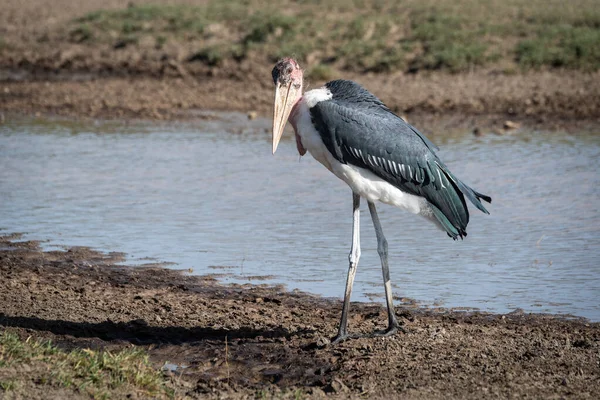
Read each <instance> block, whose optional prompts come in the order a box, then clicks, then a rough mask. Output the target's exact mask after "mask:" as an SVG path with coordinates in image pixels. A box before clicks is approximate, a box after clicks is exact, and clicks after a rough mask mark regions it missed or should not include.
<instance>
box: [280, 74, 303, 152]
mask: <svg viewBox="0 0 600 400" xmlns="http://www.w3.org/2000/svg"><path fill="white" fill-rule="evenodd" d="M299 90H302V85H294V82H293V81H291V80H290V81H289V82H288V83H279V82H277V84H276V88H275V105H274V107H273V154H275V151H276V150H277V145H278V144H279V140H281V135H283V128H285V124H286V123H287V120H288V118H289V116H290V113H291V112H292V109H293V108H294V103H295V102H296V100H297V99H298V91H299Z"/></svg>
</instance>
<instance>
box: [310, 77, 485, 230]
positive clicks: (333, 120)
mask: <svg viewBox="0 0 600 400" xmlns="http://www.w3.org/2000/svg"><path fill="white" fill-rule="evenodd" d="M328 85H330V89H333V90H332V93H333V98H332V99H331V100H327V101H322V102H319V103H317V104H316V105H315V106H314V107H313V108H311V109H310V114H311V117H312V122H313V124H314V126H315V127H316V129H317V131H318V132H319V134H320V135H321V138H322V140H323V143H324V144H325V146H326V147H327V149H328V150H329V152H331V154H332V155H333V156H334V157H335V158H336V159H337V160H338V161H339V162H341V163H344V164H352V165H355V166H358V167H361V168H365V169H368V170H369V171H371V172H373V173H374V174H375V175H377V176H379V177H380V178H382V179H384V180H386V181H387V182H389V183H391V184H392V185H394V186H396V187H397V188H399V189H400V190H402V191H404V192H407V193H411V194H414V195H417V196H422V197H424V198H425V199H427V201H428V202H429V203H430V205H431V208H432V210H433V213H434V215H435V216H436V218H437V219H438V221H439V222H440V224H441V225H442V226H443V227H444V228H445V230H446V231H447V232H448V235H450V236H451V237H453V238H455V239H456V238H457V237H461V238H462V237H463V236H466V234H467V233H466V227H467V224H468V222H469V210H468V208H467V205H466V203H465V198H464V196H466V197H467V198H468V199H469V200H470V201H471V202H472V203H473V204H474V205H475V206H476V207H477V208H478V209H480V210H481V211H483V212H485V213H488V211H487V210H486V209H485V207H484V206H483V205H482V204H481V201H480V199H483V200H485V201H488V202H490V201H491V198H489V197H488V196H485V195H482V194H480V193H477V192H475V191H474V190H473V189H471V188H469V187H468V186H466V185H465V184H463V183H462V182H461V181H460V180H458V179H457V178H456V177H455V176H454V175H453V174H452V173H451V172H450V171H449V170H448V168H447V167H446V166H445V165H444V163H443V162H442V161H441V160H440V159H439V158H438V157H437V156H436V155H435V153H434V151H435V146H434V145H433V144H432V143H431V142H430V141H429V140H428V139H427V138H426V137H425V136H423V135H422V134H421V133H420V132H418V131H417V130H416V129H415V128H413V127H412V126H411V125H410V124H408V123H406V122H404V120H402V119H401V118H399V117H398V116H396V115H395V114H393V113H392V112H391V111H390V110H389V109H388V108H387V107H386V106H385V105H384V104H383V103H381V101H380V100H379V99H377V98H376V97H375V96H373V95H372V94H371V93H369V92H368V91H366V90H365V89H363V88H362V87H360V86H359V85H358V84H356V83H354V82H351V81H334V82H332V83H330V84H328ZM342 85H346V87H345V88H344V87H340V86H342ZM341 89H345V90H341ZM340 93H343V95H340ZM463 195H464V196H463ZM488 214H489V213H488Z"/></svg>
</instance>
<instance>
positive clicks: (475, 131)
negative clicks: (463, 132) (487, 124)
mask: <svg viewBox="0 0 600 400" xmlns="http://www.w3.org/2000/svg"><path fill="white" fill-rule="evenodd" d="M473 135H475V136H477V137H479V136H483V132H481V129H479V128H478V127H475V129H473Z"/></svg>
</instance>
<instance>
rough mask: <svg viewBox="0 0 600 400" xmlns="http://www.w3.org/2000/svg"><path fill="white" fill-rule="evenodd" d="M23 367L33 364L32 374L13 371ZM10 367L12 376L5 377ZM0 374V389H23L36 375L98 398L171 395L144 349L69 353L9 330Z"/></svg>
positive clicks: (0, 341)
mask: <svg viewBox="0 0 600 400" xmlns="http://www.w3.org/2000/svg"><path fill="white" fill-rule="evenodd" d="M22 365H27V366H28V370H29V371H30V372H29V373H28V374H26V375H24V374H19V373H18V372H14V371H18V368H19V367H20V366H22ZM11 371H13V374H12V375H13V376H9V377H8V378H6V377H5V376H6V375H10V374H11ZM0 376H2V377H3V378H2V379H1V380H0V393H1V392H2V391H4V392H8V391H14V390H18V388H19V387H21V386H24V385H25V384H26V383H27V382H28V381H31V380H32V379H33V381H34V382H35V384H36V385H48V386H59V387H63V388H70V389H73V390H75V391H77V392H80V393H84V394H88V395H90V396H92V397H94V398H110V397H112V395H114V394H115V393H120V392H119V391H120V390H124V391H136V392H138V393H139V394H141V395H144V396H156V397H172V391H171V390H170V389H169V388H168V387H167V386H166V385H165V384H166V381H165V378H164V377H163V375H162V373H161V372H160V371H158V370H157V369H156V368H154V367H153V366H152V365H151V363H150V361H149V360H148V355H147V354H145V353H144V352H143V351H142V350H139V349H135V348H129V349H125V350H121V351H119V352H115V353H113V352H109V351H93V350H89V349H83V350H81V349H76V350H71V351H64V350H61V349H59V348H58V347H56V346H54V345H53V344H52V343H51V342H49V341H39V340H34V339H31V338H28V339H27V340H25V341H23V340H21V339H19V337H18V336H16V335H14V334H12V333H8V332H0Z"/></svg>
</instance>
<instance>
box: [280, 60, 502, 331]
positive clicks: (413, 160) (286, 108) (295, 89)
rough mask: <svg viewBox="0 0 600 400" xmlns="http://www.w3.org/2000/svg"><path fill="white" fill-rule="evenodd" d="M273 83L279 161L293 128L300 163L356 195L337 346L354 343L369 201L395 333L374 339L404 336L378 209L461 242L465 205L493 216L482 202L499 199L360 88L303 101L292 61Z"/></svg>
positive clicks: (344, 84)
mask: <svg viewBox="0 0 600 400" xmlns="http://www.w3.org/2000/svg"><path fill="white" fill-rule="evenodd" d="M272 75H273V82H274V83H275V104H274V112H273V154H274V153H275V151H276V150H277V145H278V144H279V140H280V139H281V135H282V133H283V129H284V127H285V125H286V122H287V121H288V120H289V122H290V123H291V124H292V127H293V128H294V131H295V136H296V147H297V149H298V152H299V153H300V155H301V156H303V155H304V154H305V153H306V151H308V152H310V154H311V155H312V156H313V157H314V158H315V159H316V160H317V161H319V162H320V163H321V164H323V165H324V166H325V167H326V168H327V169H328V170H329V171H331V172H332V173H333V174H334V175H335V176H337V177H338V178H340V179H341V180H343V181H344V182H346V183H347V184H348V185H349V186H350V188H351V189H352V203H353V225H352V247H351V249H350V255H349V257H348V258H349V261H350V266H349V268H348V277H347V281H346V291H345V294H344V304H343V307H342V317H341V321H340V326H339V331H338V334H337V336H336V337H335V338H334V339H333V340H332V341H333V342H334V343H335V342H339V341H342V340H344V339H346V338H347V337H348V331H347V322H348V309H349V305H350V295H351V293H352V284H353V282H354V276H355V274H356V268H357V265H358V260H359V258H360V210H359V206H360V198H361V197H364V198H365V199H366V200H367V203H368V205H369V211H370V213H371V218H372V220H373V225H374V227H375V233H376V235H377V252H378V253H379V256H380V258H381V267H382V270H383V281H384V286H385V298H386V303H387V311H388V328H387V329H386V330H385V331H382V332H376V333H375V335H377V336H388V335H392V334H394V333H396V332H397V331H398V329H401V328H400V326H399V325H398V321H397V319H396V314H395V313H394V305H393V302H392V288H391V284H390V273H389V267H388V245H387V240H386V239H385V237H384V235H383V231H382V229H381V224H380V222H379V217H378V215H377V210H376V208H375V201H380V202H382V203H386V204H391V205H393V206H396V207H399V208H402V209H404V210H407V211H409V212H411V213H413V214H418V215H421V216H423V217H425V219H428V220H429V221H432V222H433V223H434V224H436V225H437V226H438V227H439V228H441V229H442V230H443V231H445V232H446V233H447V234H448V236H450V237H451V238H453V239H455V240H456V239H457V238H459V237H460V238H461V239H462V238H463V237H464V236H466V235H467V232H466V228H467V224H468V222H469V211H468V209H467V203H466V201H465V197H466V198H467V199H469V201H471V203H473V204H474V205H475V207H477V208H478V209H479V210H481V211H483V212H484V213H486V214H489V212H488V211H487V210H486V209H485V207H484V206H483V204H482V203H481V201H480V200H484V201H486V202H488V203H490V202H491V200H492V199H491V198H490V197H489V196H486V195H484V194H481V193H478V192H476V191H475V190H473V189H471V188H470V187H468V186H467V185H465V184H464V183H463V182H462V181H460V180H459V179H458V178H457V177H456V176H454V175H453V174H452V173H451V172H450V170H449V169H448V167H447V166H446V165H445V164H444V163H443V162H442V161H441V160H440V159H439V158H438V156H437V155H436V154H435V151H436V150H437V147H436V146H435V145H434V144H433V143H431V142H430V141H429V139H427V138H426V137H425V136H424V135H423V134H422V133H420V132H419V131H418V130H416V129H415V128H414V127H412V126H411V125H410V124H408V123H406V122H405V121H404V120H403V119H401V118H400V117H398V116H397V115H395V114H394V113H393V112H392V111H391V110H390V109H389V108H388V107H386V106H385V104H383V103H382V102H381V100H379V99H378V98H377V97H375V96H374V95H373V94H371V93H370V92H368V91H367V90H365V89H364V88H362V87H361V86H360V85H358V84H357V83H355V82H352V81H348V80H335V81H332V82H329V83H327V84H325V86H323V87H321V88H319V89H314V90H310V91H307V92H306V93H304V94H302V79H303V72H302V69H300V67H299V65H298V63H297V62H296V61H295V60H294V59H291V58H284V59H282V60H280V61H279V62H278V63H277V64H276V65H275V67H274V68H273V71H272Z"/></svg>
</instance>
